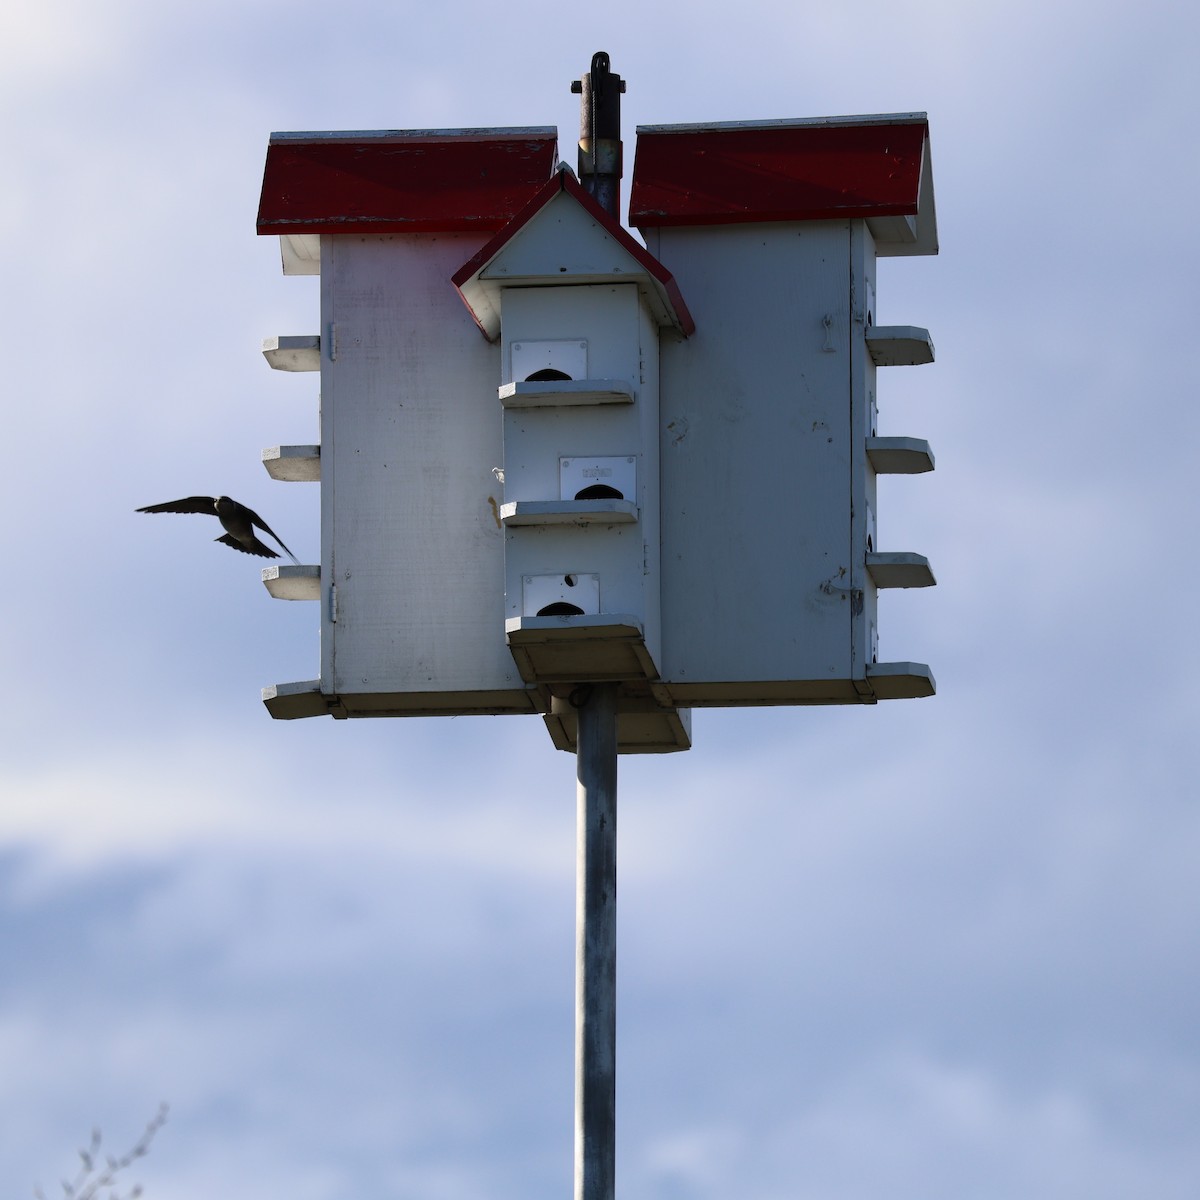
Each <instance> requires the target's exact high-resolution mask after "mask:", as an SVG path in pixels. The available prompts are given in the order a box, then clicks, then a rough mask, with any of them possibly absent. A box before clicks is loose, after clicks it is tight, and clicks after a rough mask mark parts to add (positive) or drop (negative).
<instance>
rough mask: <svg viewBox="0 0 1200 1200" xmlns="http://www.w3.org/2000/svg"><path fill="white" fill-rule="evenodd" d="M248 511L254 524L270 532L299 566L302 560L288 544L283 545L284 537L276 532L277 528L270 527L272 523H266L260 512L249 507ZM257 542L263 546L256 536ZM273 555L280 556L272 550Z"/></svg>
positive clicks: (253, 552)
mask: <svg viewBox="0 0 1200 1200" xmlns="http://www.w3.org/2000/svg"><path fill="white" fill-rule="evenodd" d="M246 512H247V513H249V514H250V520H251V521H252V522H253V524H254V525H255V526H256V527H257V528H259V529H261V530H262V531H263V533H269V534H270V535H271V536H272V537H273V538H274V539H275V540H276V541H277V542H278V543H279V544H280V545H281V546H283V550H284V553H285V554H286V555H287V556H288V558H290V559H291V560H292V562H294V563H295V564H296V566H299V565H300V560H299V559H298V558H297V557H296V556H295V555H294V554H293V553H292V552H291V551H290V550H289V549H288V548H287V547H286V546H284V545H283V538H281V537H280V536H279V534H277V533H276V532H275V530H273V529H272V528H271V527H270V525H268V524H267V523H266V521H264V520H263V519H262V517H260V516H259V515H258V513H256V512H254V511H253V510H252V509H249V508H248V509H246ZM255 542H256V543H257V544H258V545H260V546H262V542H259V541H258V539H257V538H255ZM263 549H264V550H266V549H267V547H266V546H263ZM248 553H251V554H256V553H258V552H257V551H255V550H251V551H249V552H248ZM271 557H272V558H278V557H279V555H278V554H275V553H273V552H272V553H271Z"/></svg>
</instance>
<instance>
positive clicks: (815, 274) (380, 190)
mask: <svg viewBox="0 0 1200 1200" xmlns="http://www.w3.org/2000/svg"><path fill="white" fill-rule="evenodd" d="M618 144H619V143H614V145H618ZM609 157H612V156H611V155H610V156H609ZM617 159H618V160H619V155H617ZM615 178H616V177H615V176H613V179H615ZM630 221H631V223H632V224H633V225H635V226H636V227H637V228H638V229H639V230H640V231H641V233H642V236H643V238H644V241H645V244H644V245H643V244H642V243H641V242H639V241H638V240H637V239H635V238H634V237H633V236H632V235H631V234H630V233H629V232H628V231H626V230H625V229H624V228H622V227H621V225H620V224H619V222H618V221H617V219H616V218H615V217H614V216H612V215H610V213H609V211H608V210H607V209H606V208H604V207H602V206H600V205H599V204H597V203H596V201H595V200H594V199H593V198H592V195H591V194H590V193H589V191H588V190H586V189H585V188H584V187H582V186H581V185H580V184H579V183H578V182H577V181H576V179H575V177H574V176H573V175H572V174H571V172H570V171H568V170H566V169H565V168H560V167H559V166H558V165H557V145H556V137H555V131H554V130H553V129H543V128H538V129H484V130H440V131H424V132H396V131H387V132H380V133H348V134H314V133H309V134H275V135H273V136H272V138H271V142H270V146H269V148H268V153H267V165H266V173H265V177H264V183H263V191H262V200H261V204H260V210H259V223H258V227H259V232H260V233H269V234H277V235H278V236H279V237H280V239H281V246H282V256H283V268H284V272H285V274H319V275H320V322H319V328H318V330H317V331H316V332H315V333H308V334H288V335H279V336H277V337H272V338H269V339H268V340H267V342H266V343H264V354H265V356H266V358H267V359H268V361H269V362H270V364H271V365H272V366H273V367H275V368H277V369H280V370H285V371H295V372H301V373H305V372H308V373H312V374H319V379H320V428H321V437H320V443H319V445H311V446H278V447H274V448H272V449H270V450H268V451H266V452H264V462H265V465H266V467H267V469H268V470H269V471H270V472H271V474H272V475H273V476H274V477H275V478H277V479H280V480H284V481H290V482H304V481H315V480H319V482H320V487H321V561H320V563H319V564H316V565H310V566H299V567H297V566H286V565H277V566H275V567H272V568H270V569H269V570H268V571H267V572H266V573H265V575H264V582H265V583H266V585H267V586H268V588H269V589H270V590H271V592H272V594H273V595H275V596H278V597H280V598H281V599H312V600H316V601H318V612H319V623H320V632H321V640H320V677H319V679H316V680H310V681H304V682H300V683H292V684H280V685H277V686H276V687H274V688H270V689H267V691H266V692H265V693H264V700H265V702H266V704H267V707H268V709H269V710H270V712H271V714H272V715H273V716H276V717H281V718H290V717H301V716H312V715H317V714H331V715H333V716H335V717H349V716H387V715H394V716H404V715H434V714H447V715H451V714H471V713H531V714H532V713H537V714H540V715H541V716H542V717H543V718H544V720H545V722H546V725H547V728H548V730H549V731H550V734H551V737H552V738H553V740H554V743H555V745H557V746H559V747H560V748H563V749H573V748H574V745H575V741H576V702H577V701H578V700H579V699H580V698H581V697H582V696H583V695H584V694H585V693H583V692H581V691H580V689H581V688H586V687H587V686H588V685H593V684H598V683H616V684H618V685H619V712H618V742H619V746H620V749H621V750H622V751H624V752H631V751H663V750H674V749H684V748H686V747H687V746H689V745H690V741H691V735H690V717H689V709H690V707H691V706H696V705H711V706H726V705H761V704H841V703H868V704H870V703H874V702H875V701H877V700H883V699H897V698H904V697H918V696H928V695H932V694H933V691H934V682H933V676H932V673H931V672H930V670H929V668H928V667H927V666H925V665H924V664H921V663H915V662H911V661H907V660H886V659H884V658H882V657H881V655H880V651H879V646H880V642H881V638H880V612H881V609H882V608H883V607H884V606H883V605H881V603H880V599H879V597H880V595H881V593H884V592H885V591H886V590H887V589H889V588H897V587H900V588H905V587H927V586H930V585H932V584H933V582H934V577H933V573H932V571H931V569H930V567H929V563H928V562H927V561H926V559H925V558H924V557H923V556H922V555H920V554H918V553H915V552H912V551H907V550H897V549H895V548H893V547H891V546H889V545H888V544H887V542H886V541H885V540H883V535H882V533H881V528H882V526H881V523H880V520H879V505H878V485H877V480H878V477H879V476H880V475H885V474H919V473H922V472H927V471H929V470H932V468H933V454H932V451H931V450H930V448H929V446H928V444H927V443H926V442H924V441H922V440H920V439H919V438H913V437H908V436H896V435H893V434H891V433H889V432H887V431H884V430H881V428H880V421H879V417H878V412H879V403H878V398H877V390H878V383H879V376H880V368H882V367H895V366H902V365H915V364H919V363H925V362H930V361H932V358H933V344H932V340H931V339H930V336H929V333H928V331H927V330H925V329H924V328H921V327H917V326H911V325H890V324H888V325H885V324H881V323H880V321H879V319H878V305H877V284H876V260H877V258H879V257H883V256H904V255H913V254H932V253H936V250H937V227H936V216H935V211H934V202H933V178H932V167H931V163H930V156H929V131H928V124H927V122H926V120H925V117H924V115H923V114H898V115H890V116H876V117H843V118H830V119H824V120H797V121H768V122H758V123H735V124H715V125H674V126H646V127H642V128H641V129H639V130H638V143H637V151H636V158H635V164H634V170H633V189H632V202H631V209H630ZM685 296H686V298H687V299H686V303H685V300H684V297H685Z"/></svg>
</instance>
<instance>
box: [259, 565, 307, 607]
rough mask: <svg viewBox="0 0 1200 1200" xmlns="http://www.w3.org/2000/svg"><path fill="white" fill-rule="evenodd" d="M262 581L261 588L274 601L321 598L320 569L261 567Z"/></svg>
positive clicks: (285, 566)
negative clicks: (265, 590)
mask: <svg viewBox="0 0 1200 1200" xmlns="http://www.w3.org/2000/svg"><path fill="white" fill-rule="evenodd" d="M262 581H263V586H264V587H265V588H266V589H267V591H268V592H270V593H271V595H272V596H273V597H274V598H275V599H276V600H319V599H320V598H321V568H320V567H293V566H287V565H284V566H275V567H263V569H262Z"/></svg>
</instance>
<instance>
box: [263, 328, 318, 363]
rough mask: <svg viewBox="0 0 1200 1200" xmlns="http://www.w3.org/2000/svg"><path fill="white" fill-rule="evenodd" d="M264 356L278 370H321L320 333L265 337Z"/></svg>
mask: <svg viewBox="0 0 1200 1200" xmlns="http://www.w3.org/2000/svg"><path fill="white" fill-rule="evenodd" d="M262 352H263V358H265V359H266V360H267V362H268V363H270V365H271V367H272V369H273V370H276V371H319V370H320V369H321V338H320V335H318V334H315V333H313V334H283V335H281V336H279V337H269V338H263V344H262Z"/></svg>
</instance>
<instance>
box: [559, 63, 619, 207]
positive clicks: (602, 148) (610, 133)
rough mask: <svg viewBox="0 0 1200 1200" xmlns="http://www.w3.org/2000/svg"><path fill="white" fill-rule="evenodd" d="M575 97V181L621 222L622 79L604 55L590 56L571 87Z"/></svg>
mask: <svg viewBox="0 0 1200 1200" xmlns="http://www.w3.org/2000/svg"><path fill="white" fill-rule="evenodd" d="M571 91H572V92H573V93H575V94H576V95H578V96H579V182H580V183H581V184H582V185H583V187H584V189H585V190H586V191H587V192H588V193H589V194H590V195H591V196H592V197H593V198H594V199H595V201H596V203H597V204H599V205H600V207H601V208H603V209H604V210H605V211H606V212H607V213H609V215H610V216H611V217H612V218H613V220H615V221H620V219H621V175H622V167H623V164H622V161H621V158H622V155H621V96H622V94H623V93H624V91H625V80H623V79H622V78H621V77H620V75H617V74H615V73H614V72H613V71H612V70H611V69H610V63H609V58H608V55H607V53H605V51H603V50H598V51H597V52H596V53H595V54H593V55H592V66H591V70H589V71H588V73H587V74H586V75H584V76H583V78H581V79H576V80H575V81H574V82H573V83H572V84H571Z"/></svg>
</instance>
